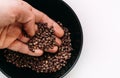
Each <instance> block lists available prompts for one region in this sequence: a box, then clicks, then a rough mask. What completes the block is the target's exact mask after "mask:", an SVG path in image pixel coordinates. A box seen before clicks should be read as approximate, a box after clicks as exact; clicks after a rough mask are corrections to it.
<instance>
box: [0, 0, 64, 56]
mask: <svg viewBox="0 0 120 78" xmlns="http://www.w3.org/2000/svg"><path fill="white" fill-rule="evenodd" d="M36 22H43V23H48V27H50V26H53V28H54V31H55V35H56V42H57V43H59V44H60V39H59V37H62V36H63V34H64V31H63V30H62V28H61V27H60V26H59V25H58V24H57V23H55V22H54V21H53V20H52V19H50V18H49V17H48V16H47V15H45V14H44V13H42V12H40V11H38V10H37V9H35V8H33V7H32V6H31V5H29V4H28V3H26V2H24V1H22V0H0V49H4V48H8V49H11V50H14V51H17V52H21V53H24V54H28V55H32V56H40V55H42V54H43V51H42V50H36V51H35V52H31V51H30V50H29V48H28V46H27V45H26V44H25V43H26V42H27V41H28V40H29V38H26V37H24V36H23V34H22V29H24V30H25V31H26V32H27V34H28V35H30V36H33V35H34V34H35V31H36V30H37V26H36V25H35V23H36ZM57 49H58V48H57V46H55V47H54V48H53V49H51V50H49V52H56V51H57Z"/></svg>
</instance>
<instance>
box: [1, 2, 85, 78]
mask: <svg viewBox="0 0 120 78" xmlns="http://www.w3.org/2000/svg"><path fill="white" fill-rule="evenodd" d="M25 1H26V2H28V3H29V4H31V5H32V6H33V7H35V8H36V9H38V10H40V11H42V12H44V13H46V14H47V15H48V16H49V17H51V18H52V19H54V20H55V21H60V22H61V23H63V25H64V26H65V27H67V28H68V29H69V31H70V32H71V40H72V47H73V49H74V50H73V51H72V57H71V59H70V60H68V63H67V65H66V66H65V67H63V68H62V69H61V70H60V71H57V72H56V73H51V74H42V73H39V74H37V73H36V72H34V71H32V70H30V69H28V68H24V69H23V68H17V67H15V65H12V64H10V63H7V62H6V61H5V58H4V57H3V55H2V53H3V51H4V50H0V68H1V70H2V71H3V72H4V73H6V74H7V75H8V76H10V77H12V78H60V77H63V76H64V75H65V74H67V73H68V72H69V71H70V69H72V68H73V66H74V65H75V63H76V62H77V60H78V57H79V56H80V53H81V48H82V42H83V35H82V29H81V25H80V23H79V20H78V18H77V17H76V15H75V13H74V12H73V11H72V9H71V8H70V7H69V6H68V5H67V4H66V3H64V2H63V1H62V0H25Z"/></svg>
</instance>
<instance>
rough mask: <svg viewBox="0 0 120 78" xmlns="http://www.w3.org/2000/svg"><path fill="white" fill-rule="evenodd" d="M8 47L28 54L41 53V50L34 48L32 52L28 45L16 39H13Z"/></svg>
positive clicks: (39, 54)
mask: <svg viewBox="0 0 120 78" xmlns="http://www.w3.org/2000/svg"><path fill="white" fill-rule="evenodd" d="M8 49H11V50H13V51H17V52H20V53H23V54H28V55H31V56H41V55H42V54H43V51H42V50H35V52H32V51H30V50H29V48H28V46H27V45H26V44H24V43H22V42H20V41H18V40H16V41H14V42H13V43H12V44H11V45H10V46H9V47H8Z"/></svg>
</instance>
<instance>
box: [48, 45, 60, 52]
mask: <svg viewBox="0 0 120 78" xmlns="http://www.w3.org/2000/svg"><path fill="white" fill-rule="evenodd" d="M57 50H58V47H57V46H54V47H53V48H50V49H48V50H46V52H50V53H55V52H57Z"/></svg>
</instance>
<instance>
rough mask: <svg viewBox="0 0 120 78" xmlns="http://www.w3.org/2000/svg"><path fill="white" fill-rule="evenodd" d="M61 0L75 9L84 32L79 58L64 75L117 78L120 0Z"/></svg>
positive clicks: (84, 77) (118, 68) (71, 76)
mask: <svg viewBox="0 0 120 78" xmlns="http://www.w3.org/2000/svg"><path fill="white" fill-rule="evenodd" d="M64 1H65V2H67V3H68V4H69V5H70V6H71V7H72V8H73V10H74V11H75V12H76V14H77V16H78V17H79V19H80V21H81V25H82V28H83V34H84V44H83V50H82V54H81V56H80V59H79V61H78V63H77V64H76V66H75V67H74V68H73V69H72V71H71V72H70V73H69V74H67V75H66V76H65V78H120V0H64ZM0 78H4V77H3V76H2V75H1V76H0Z"/></svg>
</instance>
